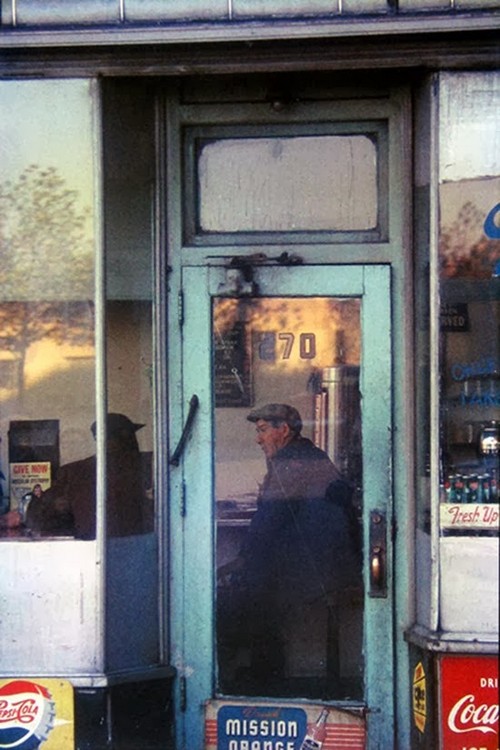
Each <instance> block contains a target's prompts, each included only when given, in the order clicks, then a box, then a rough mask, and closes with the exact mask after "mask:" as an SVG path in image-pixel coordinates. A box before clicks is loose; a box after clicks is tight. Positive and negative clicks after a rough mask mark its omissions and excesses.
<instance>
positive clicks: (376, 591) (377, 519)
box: [368, 510, 387, 598]
mask: <svg viewBox="0 0 500 750" xmlns="http://www.w3.org/2000/svg"><path fill="white" fill-rule="evenodd" d="M369 555H370V557H369V566H370V570H369V578H370V586H369V591H368V593H369V596H372V597H379V598H382V597H386V596H387V518H386V514H385V513H384V511H380V510H372V511H371V512H370V553H369Z"/></svg>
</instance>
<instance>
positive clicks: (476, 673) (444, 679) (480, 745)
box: [439, 656, 499, 750]
mask: <svg viewBox="0 0 500 750" xmlns="http://www.w3.org/2000/svg"><path fill="white" fill-rule="evenodd" d="M439 679H440V697H441V700H440V724H441V738H442V742H441V748H442V750H498V746H499V742H498V660H497V659H496V657H490V656H442V657H441V658H440V659H439Z"/></svg>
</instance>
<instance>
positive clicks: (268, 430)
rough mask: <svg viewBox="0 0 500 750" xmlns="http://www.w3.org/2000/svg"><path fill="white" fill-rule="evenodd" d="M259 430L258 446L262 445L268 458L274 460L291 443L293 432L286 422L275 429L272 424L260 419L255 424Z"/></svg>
mask: <svg viewBox="0 0 500 750" xmlns="http://www.w3.org/2000/svg"><path fill="white" fill-rule="evenodd" d="M255 429H256V430H257V437H256V440H257V444H258V445H260V447H261V448H262V450H263V451H264V454H265V456H266V458H272V457H273V456H275V455H276V453H277V452H278V451H279V450H280V448H283V446H284V445H286V444H287V443H288V442H289V441H290V437H291V430H290V427H289V425H288V424H287V423H286V422H280V423H279V424H278V426H277V427H273V425H272V423H271V422H267V421H266V420H265V419H259V420H257V422H256V423H255Z"/></svg>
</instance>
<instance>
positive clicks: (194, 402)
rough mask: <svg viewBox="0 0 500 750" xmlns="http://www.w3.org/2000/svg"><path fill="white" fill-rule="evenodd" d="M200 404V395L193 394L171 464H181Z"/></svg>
mask: <svg viewBox="0 0 500 750" xmlns="http://www.w3.org/2000/svg"><path fill="white" fill-rule="evenodd" d="M199 405H200V400H199V398H198V396H197V395H196V393H193V395H192V396H191V400H190V401H189V411H188V415H187V417H186V422H185V424H184V428H183V430H182V434H181V436H180V438H179V442H178V443H177V447H176V449H175V451H174V452H173V453H172V455H171V457H170V461H169V464H171V465H172V466H179V462H180V460H181V456H182V452H183V450H184V446H185V445H186V442H187V439H188V437H189V434H190V432H191V427H192V426H193V421H194V418H195V415H196V412H197V411H198V406H199Z"/></svg>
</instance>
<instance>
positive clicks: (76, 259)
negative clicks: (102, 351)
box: [0, 164, 94, 397]
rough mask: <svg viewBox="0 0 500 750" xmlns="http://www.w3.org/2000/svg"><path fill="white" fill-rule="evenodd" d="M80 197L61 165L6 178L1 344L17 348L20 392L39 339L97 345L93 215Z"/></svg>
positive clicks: (1, 198) (0, 214)
mask: <svg viewBox="0 0 500 750" xmlns="http://www.w3.org/2000/svg"><path fill="white" fill-rule="evenodd" d="M79 201H80V196H79V194H78V192H77V191H75V190H71V189H69V188H68V186H67V184H66V180H65V179H64V178H63V177H61V175H60V174H59V173H58V172H57V170H56V169H55V168H54V167H48V168H42V167H39V166H37V165H35V164H32V165H30V166H28V167H27V168H26V169H25V170H24V171H23V172H22V173H21V175H20V176H19V178H18V179H17V180H14V181H11V180H8V181H6V182H4V183H0V289H1V300H0V346H1V347H2V349H3V350H4V351H7V352H11V353H13V354H15V355H16V357H15V361H16V363H17V391H18V395H19V397H22V394H23V388H24V367H25V361H26V353H27V351H28V349H29V347H30V346H31V345H32V344H34V343H36V342H37V341H41V340H43V339H47V340H51V341H53V342H55V343H58V344H63V343H66V344H71V345H89V344H90V345H92V344H93V337H94V307H93V303H92V301H91V300H92V297H93V246H92V231H91V229H90V225H91V222H90V218H91V217H90V212H89V210H88V209H82V208H81V207H80V204H79Z"/></svg>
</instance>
